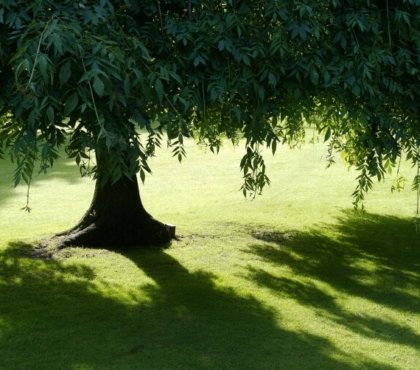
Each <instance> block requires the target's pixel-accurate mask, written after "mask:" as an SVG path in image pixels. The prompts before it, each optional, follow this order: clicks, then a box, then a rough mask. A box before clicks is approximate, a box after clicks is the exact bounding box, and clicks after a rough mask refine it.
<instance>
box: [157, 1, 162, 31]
mask: <svg viewBox="0 0 420 370" xmlns="http://www.w3.org/2000/svg"><path fill="white" fill-rule="evenodd" d="M157 5H158V11H159V20H160V33H162V34H163V18H162V10H161V8H160V0H157Z"/></svg>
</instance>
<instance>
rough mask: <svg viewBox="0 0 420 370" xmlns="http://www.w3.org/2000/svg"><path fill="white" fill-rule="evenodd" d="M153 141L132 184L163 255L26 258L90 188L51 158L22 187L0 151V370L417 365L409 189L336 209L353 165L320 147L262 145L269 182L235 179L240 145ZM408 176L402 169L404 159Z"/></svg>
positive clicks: (344, 200) (67, 253)
mask: <svg viewBox="0 0 420 370" xmlns="http://www.w3.org/2000/svg"><path fill="white" fill-rule="evenodd" d="M188 146H189V148H188V157H187V159H186V160H185V161H184V163H182V164H181V165H179V164H178V163H177V162H176V161H175V160H174V159H172V158H171V155H170V153H169V152H168V151H166V150H162V151H161V152H159V155H158V157H157V158H155V159H153V161H152V169H153V171H154V175H153V176H151V177H148V178H147V179H146V184H145V185H144V186H143V185H142V186H141V192H142V198H143V202H144V204H145V206H146V208H147V209H148V210H149V211H150V213H152V214H153V215H154V216H155V217H156V218H158V219H160V220H162V221H164V222H168V223H173V224H175V225H176V226H177V233H178V235H179V236H180V240H179V241H174V242H173V243H172V244H171V246H170V247H169V248H168V249H165V250H163V251H162V250H127V251H125V252H121V251H111V250H106V249H100V250H98V249H81V248H73V249H68V250H64V251H62V252H61V254H60V255H59V256H58V257H57V258H55V259H51V260H41V259H31V258H28V257H27V254H26V252H25V249H26V248H30V246H29V245H28V246H25V244H30V243H31V242H33V241H35V240H37V239H40V238H42V237H44V236H47V235H49V234H52V233H54V232H58V231H61V230H63V229H65V228H67V227H69V226H71V225H72V224H74V223H75V222H76V221H77V220H78V218H80V217H81V216H82V214H83V212H84V211H85V210H86V208H87V207H88V205H89V202H90V197H91V194H92V192H93V183H92V181H91V180H89V179H80V178H79V177H78V170H77V168H75V167H74V166H73V165H72V164H71V162H68V161H66V160H61V161H60V162H59V163H57V165H56V166H55V167H54V169H53V171H52V172H51V173H50V174H49V175H48V176H46V177H44V176H39V177H37V178H36V181H35V182H34V184H33V187H32V189H31V194H30V198H31V204H30V206H31V207H32V212H31V213H30V214H27V213H24V212H22V211H21V210H20V208H21V207H22V206H24V205H25V194H26V189H25V188H24V187H19V188H18V189H15V190H14V189H12V187H11V178H12V173H13V169H12V167H11V166H10V165H9V164H7V163H6V162H0V369H1V370H3V369H5V370H9V369H13V370H14V369H69V370H70V369H72V370H73V369H74V370H75V369H98V370H99V369H417V368H418V363H419V360H418V359H419V358H420V347H419V345H420V288H419V287H420V235H419V234H417V233H416V228H415V224H414V223H413V219H414V216H415V208H416V207H415V206H416V197H415V194H414V193H413V192H412V191H410V190H409V186H407V189H405V190H404V191H403V192H401V193H398V194H391V193H390V191H389V189H390V186H391V181H390V180H391V179H390V180H389V181H388V182H386V183H385V184H382V185H380V186H377V187H376V189H375V191H373V192H372V193H371V194H370V195H369V196H368V198H367V202H366V207H367V210H368V211H369V214H367V215H365V216H364V217H361V216H360V215H356V214H354V213H353V212H352V211H351V201H352V199H351V193H352V190H353V188H354V186H355V182H354V178H355V173H354V172H352V171H348V170H347V169H346V168H345V167H344V166H343V165H341V164H340V163H339V162H340V161H339V160H337V162H338V164H337V165H336V166H334V167H332V168H330V169H328V170H325V165H326V163H325V159H324V158H325V155H326V151H325V148H324V147H323V145H322V144H310V145H307V146H305V147H303V149H302V150H299V151H290V150H288V149H286V148H284V149H281V150H280V151H279V153H278V154H277V155H276V157H274V158H272V157H271V156H270V155H267V162H268V163H267V165H268V171H269V175H270V178H271V180H272V185H271V186H270V187H269V188H267V189H266V191H265V192H264V194H263V196H261V197H257V198H256V199H255V200H246V199H243V197H242V195H241V193H240V191H239V188H240V185H241V176H240V172H239V168H238V164H239V160H240V157H241V155H242V151H241V150H240V149H236V150H234V149H232V148H231V147H230V146H229V145H226V147H225V148H224V149H222V151H221V153H220V154H219V155H218V156H215V155H212V154H211V153H207V152H206V151H205V150H204V149H203V148H197V147H194V146H193V145H192V144H191V143H189V144H188ZM403 172H404V174H406V175H407V177H409V176H410V175H412V170H411V169H410V168H409V166H406V167H404V169H403Z"/></svg>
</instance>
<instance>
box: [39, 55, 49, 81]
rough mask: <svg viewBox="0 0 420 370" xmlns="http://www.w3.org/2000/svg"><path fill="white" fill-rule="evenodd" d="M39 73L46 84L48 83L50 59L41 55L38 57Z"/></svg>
mask: <svg viewBox="0 0 420 370" xmlns="http://www.w3.org/2000/svg"><path fill="white" fill-rule="evenodd" d="M38 66H39V71H40V72H41V76H42V79H43V80H44V82H45V83H47V82H48V58H47V57H46V56H45V55H44V54H39V57H38Z"/></svg>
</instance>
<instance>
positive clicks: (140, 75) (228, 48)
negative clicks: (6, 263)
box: [0, 0, 420, 247]
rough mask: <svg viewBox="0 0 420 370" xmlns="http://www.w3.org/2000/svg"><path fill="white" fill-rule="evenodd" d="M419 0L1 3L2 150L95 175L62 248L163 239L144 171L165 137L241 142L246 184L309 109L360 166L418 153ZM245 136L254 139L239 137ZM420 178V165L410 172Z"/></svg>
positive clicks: (372, 172)
mask: <svg viewBox="0 0 420 370" xmlns="http://www.w3.org/2000/svg"><path fill="white" fill-rule="evenodd" d="M419 10H420V1H418V0H403V1H394V0H386V1H377V0H371V1H369V0H363V1H362V0H356V1H347V0H321V1H313V0H306V1H302V0H300V1H298V0H292V1H285V0H271V1H259V0H256V1H251V0H226V1H200V0H189V1H188V0H186V1H181V0H145V1H141V2H139V1H131V0H119V1H109V0H101V1H99V2H97V1H89V0H81V1H69V0H62V1H48V0H45V1H32V2H27V1H23V0H1V1H0V86H1V87H0V89H1V90H0V117H1V126H0V150H1V152H0V154H1V155H2V156H6V155H8V156H10V157H11V159H12V160H13V161H14V162H15V163H16V171H15V184H18V183H19V182H20V181H21V180H23V181H25V182H26V183H27V184H28V186H30V182H31V179H32V174H33V171H34V170H35V167H38V166H39V170H40V171H41V172H46V171H47V170H48V168H50V167H51V166H52V165H53V163H54V161H55V159H56V158H57V156H58V149H59V148H60V147H61V146H64V147H65V150H66V153H67V154H68V156H69V157H71V158H74V159H75V161H76V163H77V165H78V166H79V168H80V172H81V174H82V175H92V176H94V178H95V179H96V186H95V193H94V197H93V200H92V204H91V206H90V208H89V209H88V211H87V212H86V214H85V216H84V217H83V218H82V220H81V221H80V223H79V224H78V225H76V226H75V227H74V228H72V229H71V230H68V231H66V232H64V233H61V234H59V239H58V246H59V247H63V246H66V245H71V244H75V245H91V246H95V245H103V244H106V245H144V244H156V243H164V242H166V241H168V240H169V239H170V238H171V229H170V228H168V227H167V226H166V225H164V224H162V223H160V222H158V221H156V220H154V219H153V218H152V217H151V216H150V215H149V214H148V213H147V212H146V210H145V209H144V208H143V206H142V204H141V200H140V196H139V191H138V184H137V177H136V174H139V175H140V178H141V180H142V181H144V178H145V175H146V173H148V172H150V171H151V170H150V168H149V166H148V163H147V158H148V157H150V156H153V155H154V153H155V148H156V147H157V146H160V145H161V143H162V142H163V141H164V140H167V141H168V144H169V145H170V146H171V147H172V148H173V149H172V150H173V154H174V156H175V157H177V158H178V159H179V160H181V159H182V157H183V156H184V155H185V150H184V148H183V140H184V138H185V137H189V136H192V137H194V138H195V139H196V140H197V141H199V142H201V143H204V144H206V145H208V146H209V148H210V149H211V150H212V151H216V152H217V151H218V150H219V148H220V146H221V143H222V139H223V138H228V139H230V140H231V141H232V142H234V143H238V142H239V141H240V140H241V141H240V142H244V143H245V148H246V150H245V155H244V157H243V159H242V161H241V163H240V166H241V168H242V170H243V176H244V184H243V187H242V190H243V192H244V194H245V195H251V196H252V195H255V194H256V193H259V192H261V191H262V189H263V187H264V186H265V185H266V184H267V183H269V179H268V177H267V175H266V171H265V164H264V159H263V157H262V155H261V152H260V148H261V147H262V146H263V145H264V146H267V147H269V148H271V150H272V151H273V153H275V151H276V148H277V146H278V145H281V144H293V143H295V142H297V141H299V140H300V139H301V138H302V137H303V135H304V130H305V125H306V124H307V123H306V122H311V124H313V125H314V127H315V128H316V129H317V130H318V131H319V132H320V133H323V134H324V135H325V140H326V141H328V145H329V149H330V154H331V158H330V161H331V162H333V153H335V152H342V153H344V155H345V157H346V158H347V161H348V163H349V164H351V165H354V166H356V167H357V168H358V169H359V171H360V175H359V177H358V185H357V188H356V190H355V192H354V201H355V205H357V206H359V205H360V204H361V202H362V201H363V197H364V194H365V192H366V191H367V190H368V189H369V188H370V187H371V186H372V178H373V177H377V178H378V179H379V180H380V179H382V178H383V176H384V175H385V172H386V171H387V170H389V169H390V168H392V167H394V166H396V165H398V159H399V158H400V157H401V156H402V155H403V154H404V153H407V156H408V158H409V159H410V160H411V161H412V162H413V165H415V166H417V168H418V166H419V163H420V161H419V159H420V149H419V148H420V125H419V109H420V108H419V105H418V102H419V101H420V70H419V65H420V11H419ZM242 139H243V141H242ZM419 185H420V176H419V174H417V176H416V178H415V179H414V185H413V186H417V189H418V188H419Z"/></svg>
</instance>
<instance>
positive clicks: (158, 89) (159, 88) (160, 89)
mask: <svg viewBox="0 0 420 370" xmlns="http://www.w3.org/2000/svg"><path fill="white" fill-rule="evenodd" d="M155 90H156V93H157V96H158V99H159V102H160V103H162V99H163V85H162V81H161V80H159V79H157V80H156V82H155Z"/></svg>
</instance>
